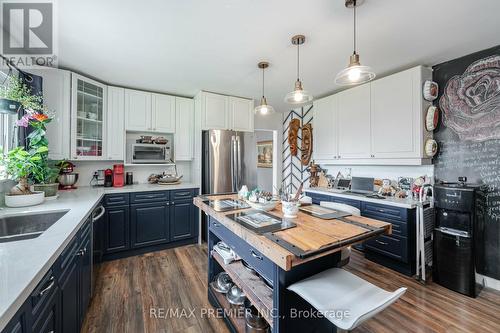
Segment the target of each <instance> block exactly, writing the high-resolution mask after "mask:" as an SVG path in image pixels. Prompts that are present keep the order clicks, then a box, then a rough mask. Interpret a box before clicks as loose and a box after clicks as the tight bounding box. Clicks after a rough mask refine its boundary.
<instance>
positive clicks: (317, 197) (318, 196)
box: [306, 192, 331, 205]
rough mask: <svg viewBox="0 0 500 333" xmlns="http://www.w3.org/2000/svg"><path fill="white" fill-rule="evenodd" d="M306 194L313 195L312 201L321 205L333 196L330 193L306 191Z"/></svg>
mask: <svg viewBox="0 0 500 333" xmlns="http://www.w3.org/2000/svg"><path fill="white" fill-rule="evenodd" d="M306 195H307V196H308V197H311V199H312V203H313V204H315V205H319V203H320V202H321V201H330V198H331V197H330V196H329V195H324V194H318V193H311V192H306Z"/></svg>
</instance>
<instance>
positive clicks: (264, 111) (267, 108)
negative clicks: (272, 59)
mask: <svg viewBox="0 0 500 333" xmlns="http://www.w3.org/2000/svg"><path fill="white" fill-rule="evenodd" d="M257 67H258V68H260V69H262V98H261V99H260V105H259V106H257V107H255V109H254V112H255V113H260V114H261V115H268V114H271V113H274V108H273V107H272V106H271V105H269V104H267V100H266V96H265V94H264V91H265V90H264V82H265V79H264V71H265V70H266V68H268V67H269V63H268V62H267V61H261V62H259V63H258V64H257Z"/></svg>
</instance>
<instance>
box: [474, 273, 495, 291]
mask: <svg viewBox="0 0 500 333" xmlns="http://www.w3.org/2000/svg"><path fill="white" fill-rule="evenodd" d="M483 281H484V286H486V287H488V288H491V289H495V290H499V291H500V280H496V279H494V278H491V277H488V276H484V275H481V274H478V273H476V282H477V283H479V284H483Z"/></svg>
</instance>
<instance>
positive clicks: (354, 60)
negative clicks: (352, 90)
mask: <svg viewBox="0 0 500 333" xmlns="http://www.w3.org/2000/svg"><path fill="white" fill-rule="evenodd" d="M374 78H375V73H374V72H373V71H372V69H371V68H370V67H368V66H362V65H361V64H360V63H359V55H358V54H356V53H355V54H353V55H352V56H351V59H350V61H349V66H347V67H346V68H344V69H343V70H341V71H340V72H339V73H338V74H337V76H336V77H335V83H336V84H338V85H341V86H350V85H354V84H360V83H365V82H368V81H371V80H373V79H374Z"/></svg>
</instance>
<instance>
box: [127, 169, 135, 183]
mask: <svg viewBox="0 0 500 333" xmlns="http://www.w3.org/2000/svg"><path fill="white" fill-rule="evenodd" d="M126 184H127V185H133V184H134V173H133V172H130V171H129V172H127V182H126Z"/></svg>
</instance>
